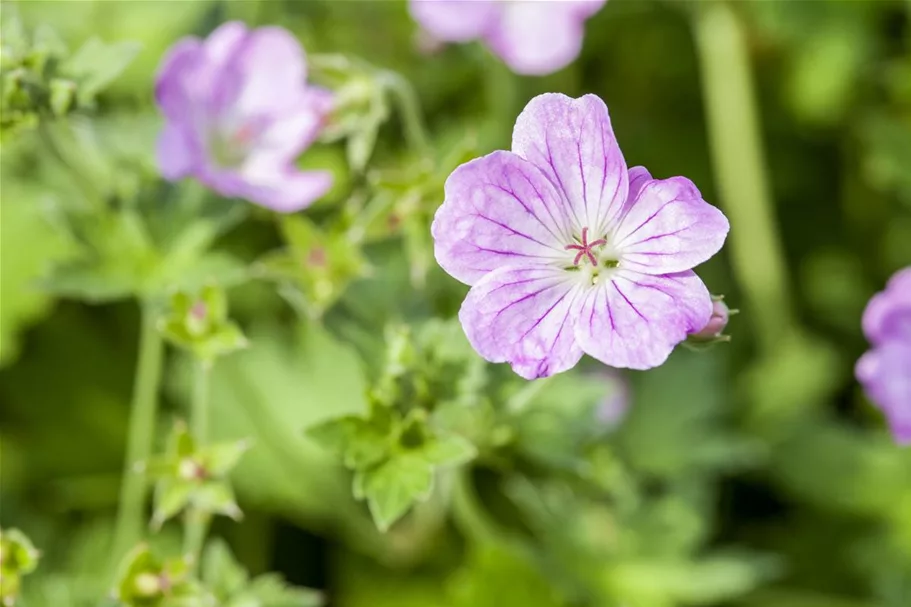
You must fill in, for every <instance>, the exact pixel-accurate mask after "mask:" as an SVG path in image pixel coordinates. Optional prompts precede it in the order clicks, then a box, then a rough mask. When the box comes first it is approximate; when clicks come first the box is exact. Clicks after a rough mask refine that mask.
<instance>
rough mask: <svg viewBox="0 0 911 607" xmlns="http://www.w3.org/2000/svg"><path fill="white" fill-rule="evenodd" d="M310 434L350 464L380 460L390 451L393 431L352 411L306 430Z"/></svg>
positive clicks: (345, 462)
mask: <svg viewBox="0 0 911 607" xmlns="http://www.w3.org/2000/svg"><path fill="white" fill-rule="evenodd" d="M307 436H309V437H310V438H311V439H313V440H314V441H315V442H316V443H317V444H319V445H320V446H322V447H323V448H324V449H326V450H328V451H331V452H333V453H335V454H336V455H338V456H339V457H341V458H342V460H343V461H344V464H345V466H347V467H349V468H355V469H357V468H363V467H366V466H370V465H372V464H375V463H377V462H378V461H380V460H381V459H382V458H383V457H385V456H386V454H387V452H388V451H389V445H390V441H391V433H390V432H389V431H388V430H386V429H385V428H382V427H378V426H377V425H375V424H372V423H371V422H370V421H368V420H365V419H363V418H360V417H356V416H353V415H349V416H346V417H342V418H338V419H334V420H329V421H327V422H323V423H321V424H318V425H316V426H313V427H311V428H310V429H308V430H307Z"/></svg>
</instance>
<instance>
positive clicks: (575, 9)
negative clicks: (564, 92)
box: [469, 2, 585, 76]
mask: <svg viewBox="0 0 911 607" xmlns="http://www.w3.org/2000/svg"><path fill="white" fill-rule="evenodd" d="M469 4H470V3H469ZM579 9H580V7H579V6H576V5H575V3H573V2H506V3H504V4H503V10H502V13H501V15H500V19H498V20H497V21H496V22H495V23H493V27H492V28H491V29H490V30H489V31H488V33H487V35H486V36H485V39H486V40H487V44H488V45H489V46H490V48H491V50H493V52H495V53H496V54H497V55H499V57H500V58H501V59H503V61H504V62H506V64H507V65H508V66H509V67H510V68H511V69H512V71H514V72H516V73H517V74H526V75H532V76H543V75H546V74H551V73H553V72H556V71H557V70H560V69H563V68H564V67H566V66H567V65H569V64H570V63H572V61H573V59H575V58H576V57H578V56H579V52H580V51H581V50H582V38H583V36H584V31H583V25H584V22H585V15H584V13H582V12H580V10H579Z"/></svg>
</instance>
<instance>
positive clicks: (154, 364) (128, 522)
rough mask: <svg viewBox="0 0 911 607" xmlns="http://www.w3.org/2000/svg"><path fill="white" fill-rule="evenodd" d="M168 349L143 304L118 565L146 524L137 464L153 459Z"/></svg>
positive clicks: (117, 546)
mask: <svg viewBox="0 0 911 607" xmlns="http://www.w3.org/2000/svg"><path fill="white" fill-rule="evenodd" d="M163 354H164V347H163V343H162V340H161V336H160V335H159V333H158V328H157V327H156V318H155V313H154V310H153V308H152V305H151V304H150V303H148V302H145V303H143V304H142V327H141V330H140V335H139V358H138V361H137V363H136V380H135V384H134V386H133V402H132V404H131V406H130V422H129V431H128V435H127V451H126V459H125V461H124V467H123V480H122V482H121V485H120V506H119V510H118V512H117V523H116V528H115V531H114V552H113V558H114V559H115V560H116V561H115V562H119V560H120V558H121V557H122V556H123V555H124V554H126V552H127V551H128V550H129V549H131V548H132V547H133V545H134V544H135V543H136V542H137V541H139V538H140V535H141V533H142V528H143V526H144V524H145V516H144V514H143V506H144V504H145V497H146V478H145V476H144V475H142V474H138V473H137V472H136V466H137V464H139V463H141V462H144V461H146V460H148V459H149V456H150V455H151V451H152V438H153V435H154V432H155V414H156V409H157V403H158V398H157V393H158V384H159V381H160V379H161V363H162V357H163Z"/></svg>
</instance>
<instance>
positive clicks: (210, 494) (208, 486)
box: [192, 481, 243, 520]
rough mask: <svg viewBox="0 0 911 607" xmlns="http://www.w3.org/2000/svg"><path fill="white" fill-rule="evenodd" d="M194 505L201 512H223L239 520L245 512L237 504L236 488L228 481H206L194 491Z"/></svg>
mask: <svg viewBox="0 0 911 607" xmlns="http://www.w3.org/2000/svg"><path fill="white" fill-rule="evenodd" d="M192 500H193V506H194V507H195V508H196V509H198V510H200V511H201V512H208V513H211V514H223V515H225V516H228V517H230V518H233V519H234V520H239V519H240V518H241V517H242V516H243V513H242V512H241V511H240V508H238V506H237V501H236V499H235V497H234V490H233V489H232V488H231V485H229V484H228V483H227V482H220V481H213V482H207V483H204V484H203V485H202V486H200V487H199V488H197V489H196V490H195V491H193V496H192Z"/></svg>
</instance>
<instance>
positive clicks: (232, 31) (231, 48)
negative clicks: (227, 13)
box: [203, 21, 249, 66]
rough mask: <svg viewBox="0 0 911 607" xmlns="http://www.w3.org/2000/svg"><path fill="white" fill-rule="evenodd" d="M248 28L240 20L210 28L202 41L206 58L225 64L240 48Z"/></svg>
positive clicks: (220, 64) (221, 64) (215, 62)
mask: <svg viewBox="0 0 911 607" xmlns="http://www.w3.org/2000/svg"><path fill="white" fill-rule="evenodd" d="M248 33H249V30H248V29H247V26H246V25H244V23H243V22H241V21H229V22H228V23H223V24H221V25H219V26H218V27H217V28H215V29H214V30H212V33H211V34H209V36H208V37H207V38H206V41H205V42H204V43H203V46H204V47H205V51H206V58H207V59H208V60H209V61H211V62H212V63H214V64H217V65H219V66H223V65H225V64H226V63H227V62H228V60H229V59H231V57H232V56H233V55H234V53H235V52H236V51H237V50H238V49H239V48H240V45H241V44H242V43H243V41H244V39H245V38H246V37H247V34H248Z"/></svg>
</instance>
